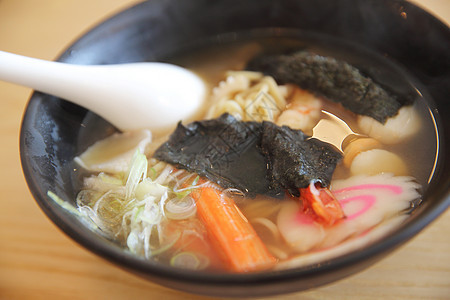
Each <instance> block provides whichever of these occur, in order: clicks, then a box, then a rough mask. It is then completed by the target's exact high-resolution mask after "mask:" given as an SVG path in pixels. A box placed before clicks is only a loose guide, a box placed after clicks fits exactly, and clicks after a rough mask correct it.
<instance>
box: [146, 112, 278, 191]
mask: <svg viewBox="0 0 450 300" xmlns="http://www.w3.org/2000/svg"><path fill="white" fill-rule="evenodd" d="M260 136H261V123H256V122H239V121H237V120H236V119H235V118H234V117H233V116H231V115H229V114H224V115H222V116H221V117H219V118H217V119H213V120H206V121H199V122H193V123H191V124H188V125H187V126H186V127H184V126H183V125H182V124H181V123H179V124H178V127H177V128H176V130H175V132H174V133H172V135H171V136H170V138H169V140H168V141H167V142H166V143H164V144H163V145H161V147H160V148H158V149H157V150H156V152H155V154H154V157H155V158H157V159H159V160H162V161H166V162H168V163H171V164H174V165H176V166H177V167H179V168H183V169H186V170H189V171H191V172H195V173H197V174H199V175H202V176H205V177H206V178H208V179H209V180H211V181H213V182H216V183H217V184H219V185H220V186H222V187H223V188H237V189H239V190H241V191H243V192H246V193H248V194H249V195H252V196H253V195H255V194H268V195H272V196H278V195H279V194H280V193H281V192H282V191H281V189H280V188H278V189H271V188H270V187H271V184H270V182H269V181H268V178H267V177H266V173H267V164H266V159H265V157H264V156H263V155H262V153H261V151H259V150H258V144H259V140H260Z"/></svg>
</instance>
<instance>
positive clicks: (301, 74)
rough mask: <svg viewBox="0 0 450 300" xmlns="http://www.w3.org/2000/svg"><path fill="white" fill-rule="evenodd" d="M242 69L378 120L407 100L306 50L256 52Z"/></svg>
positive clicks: (343, 64)
mask: <svg viewBox="0 0 450 300" xmlns="http://www.w3.org/2000/svg"><path fill="white" fill-rule="evenodd" d="M246 68H247V69H248V70H252V71H259V72H263V73H264V74H266V75H270V76H272V77H274V79H275V80H276V81H277V82H278V83H279V84H285V83H292V84H296V85H298V86H299V87H301V88H303V89H306V90H309V91H311V92H313V93H315V94H318V95H320V96H323V97H326V98H328V99H329V100H331V101H334V102H339V103H341V104H342V105H343V106H344V107H345V108H347V109H349V110H350V111H352V112H354V113H356V114H360V115H366V116H369V117H372V118H374V119H375V120H377V121H379V122H381V123H385V122H386V120H387V119H388V118H390V117H393V116H395V115H396V114H397V112H398V110H399V109H400V108H401V107H402V106H403V105H406V104H409V103H410V102H411V100H410V99H407V98H404V97H400V96H398V95H395V94H394V93H392V92H390V91H388V90H386V88H384V87H381V86H380V85H379V84H377V83H375V82H374V81H373V80H372V79H371V78H369V77H366V76H364V75H363V74H361V72H360V71H359V70H358V69H357V68H355V67H353V66H351V65H350V64H348V63H346V62H344V61H340V60H337V59H335V58H332V57H325V56H320V55H317V54H314V53H311V52H309V51H298V52H294V53H292V54H276V55H273V54H271V55H260V56H257V57H255V58H254V59H252V60H251V61H250V62H249V63H248V65H247V67H246Z"/></svg>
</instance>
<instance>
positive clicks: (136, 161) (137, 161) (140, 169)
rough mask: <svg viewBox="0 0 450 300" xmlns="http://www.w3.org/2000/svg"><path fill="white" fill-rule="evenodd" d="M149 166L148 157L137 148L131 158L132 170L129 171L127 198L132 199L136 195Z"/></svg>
mask: <svg viewBox="0 0 450 300" xmlns="http://www.w3.org/2000/svg"><path fill="white" fill-rule="evenodd" d="M147 167H148V165H147V157H146V156H145V155H144V154H142V153H141V152H140V151H139V150H137V151H136V152H135V154H134V156H133V159H132V160H131V164H130V171H129V172H128V179H127V183H126V192H125V197H126V199H131V197H132V196H134V193H135V191H136V188H137V186H138V184H139V182H140V181H141V179H143V178H146V177H147Z"/></svg>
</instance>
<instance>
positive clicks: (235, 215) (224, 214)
mask: <svg viewBox="0 0 450 300" xmlns="http://www.w3.org/2000/svg"><path fill="white" fill-rule="evenodd" d="M191 195H192V197H193V198H194V199H195V200H196V203H197V214H198V216H199V219H200V220H201V221H202V222H203V224H204V225H205V227H206V230H207V232H208V236H209V238H210V239H211V241H212V244H213V247H215V248H216V251H217V252H218V254H219V256H220V257H221V258H222V260H223V261H224V263H225V265H226V267H228V268H229V269H230V270H231V271H234V272H250V271H259V270H265V269H269V268H271V267H273V266H274V265H275V263H276V261H277V260H276V258H275V257H273V256H272V255H271V254H270V253H269V251H268V250H267V248H266V247H265V245H264V244H263V242H262V241H261V239H260V238H259V237H258V235H257V234H256V232H255V230H254V229H253V227H252V226H251V225H250V223H249V222H248V221H247V219H246V218H245V217H244V216H243V215H242V213H241V211H240V210H239V208H238V207H237V206H236V205H235V203H234V201H233V200H232V199H231V198H229V197H227V196H226V195H223V194H222V195H221V193H220V192H219V191H218V190H216V189H215V188H213V187H202V188H199V189H196V190H194V191H193V192H192V194H191Z"/></svg>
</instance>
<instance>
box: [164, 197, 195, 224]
mask: <svg viewBox="0 0 450 300" xmlns="http://www.w3.org/2000/svg"><path fill="white" fill-rule="evenodd" d="M165 210H166V216H167V217H168V218H169V219H173V220H184V219H188V218H189V217H191V216H193V215H194V214H195V213H196V212H197V207H196V205H195V200H194V199H193V198H192V197H190V196H186V197H184V198H182V199H179V198H172V199H170V200H168V201H167V203H166V206H165Z"/></svg>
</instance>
